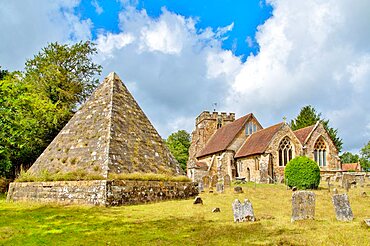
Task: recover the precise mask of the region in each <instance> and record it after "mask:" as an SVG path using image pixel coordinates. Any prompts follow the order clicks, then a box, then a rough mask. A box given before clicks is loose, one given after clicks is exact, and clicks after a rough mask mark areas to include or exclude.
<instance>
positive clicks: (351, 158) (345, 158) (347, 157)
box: [340, 151, 360, 163]
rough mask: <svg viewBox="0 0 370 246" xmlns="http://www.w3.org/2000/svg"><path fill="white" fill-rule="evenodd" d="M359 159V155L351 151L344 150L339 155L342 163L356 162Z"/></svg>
mask: <svg viewBox="0 0 370 246" xmlns="http://www.w3.org/2000/svg"><path fill="white" fill-rule="evenodd" d="M359 159H360V157H359V156H358V155H357V154H352V153H351V152H348V151H346V152H344V153H343V154H342V155H341V156H340V161H341V162H342V163H356V162H358V160H359Z"/></svg>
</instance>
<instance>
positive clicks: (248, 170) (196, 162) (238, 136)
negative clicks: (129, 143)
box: [187, 111, 341, 183]
mask: <svg viewBox="0 0 370 246" xmlns="http://www.w3.org/2000/svg"><path fill="white" fill-rule="evenodd" d="M296 156H307V157H309V158H311V159H312V160H314V161H315V162H317V164H318V165H319V167H320V170H321V172H322V173H331V172H336V171H338V170H340V169H341V166H340V159H339V156H338V150H337V149H336V147H335V145H334V143H333V141H332V140H331V138H330V136H329V134H328V133H327V131H326V130H325V128H324V126H323V125H322V123H320V122H317V123H316V124H314V125H312V126H308V127H305V128H302V129H299V130H296V131H293V130H292V129H291V128H290V126H289V125H288V124H287V123H286V122H281V123H278V124H275V125H273V126H270V127H267V128H263V127H262V125H261V124H260V123H259V121H258V120H257V118H256V117H255V116H254V115H253V114H252V113H250V114H247V115H244V116H242V117H240V118H238V119H236V120H235V114H234V113H229V114H227V113H224V112H222V113H218V112H212V113H210V112H208V111H204V112H202V113H201V114H200V115H199V116H198V117H197V118H196V121H195V130H194V131H193V132H192V142H191V146H190V149H189V160H188V163H187V175H188V177H189V178H191V179H192V180H193V181H201V180H202V179H203V178H204V177H207V178H213V179H214V178H217V179H226V178H227V179H231V180H236V179H245V180H246V181H253V182H257V183H273V182H282V181H283V178H284V168H285V166H286V165H287V163H288V162H289V161H290V160H291V159H293V158H294V157H296Z"/></svg>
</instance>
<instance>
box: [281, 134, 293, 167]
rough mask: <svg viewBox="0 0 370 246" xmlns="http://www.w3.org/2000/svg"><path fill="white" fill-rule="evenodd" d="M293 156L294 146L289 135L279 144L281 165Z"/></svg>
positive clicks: (284, 164)
mask: <svg viewBox="0 0 370 246" xmlns="http://www.w3.org/2000/svg"><path fill="white" fill-rule="evenodd" d="M292 158H293V148H292V144H291V143H290V140H289V138H288V137H285V138H284V139H283V140H281V142H280V144H279V166H281V167H284V166H286V164H288V162H289V161H290V160H291V159H292Z"/></svg>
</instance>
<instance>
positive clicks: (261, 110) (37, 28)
mask: <svg viewBox="0 0 370 246" xmlns="http://www.w3.org/2000/svg"><path fill="white" fill-rule="evenodd" d="M369 9H370V1H367V0H343V1H337V0H327V1H321V0H311V1H297V0H267V3H266V2H265V1H259V0H248V1H247V0H244V1H243V0H233V1H231V0H224V1H220V0H208V1H205V0H198V1H196V0H188V1H185V0H173V1H165V0H158V1H153V0H152V1H139V0H109V1H102V0H53V1H52V0H38V1H34V0H12V1H0V26H1V28H2V32H0V40H1V45H0V66H1V67H2V68H3V69H8V70H10V71H13V70H22V69H24V63H25V61H26V59H29V58H32V56H33V55H34V54H36V53H37V52H39V51H40V50H41V49H42V48H43V47H45V46H46V45H47V44H48V43H50V42H56V41H57V42H60V43H67V44H73V43H75V42H78V41H79V40H92V41H93V42H94V43H96V47H97V50H98V54H97V55H96V56H94V57H93V59H94V61H95V62H97V63H99V64H101V65H102V66H103V73H102V75H101V77H100V79H103V78H104V77H105V76H107V75H108V74H109V73H110V72H112V71H115V72H116V73H117V74H118V75H119V76H120V77H121V79H122V80H123V82H124V83H125V84H126V86H127V87H128V88H129V90H130V91H131V93H132V94H133V95H134V97H135V98H136V100H137V101H138V103H139V105H140V106H141V107H142V109H143V110H144V112H145V113H146V114H147V116H148V117H149V119H150V120H151V121H152V123H153V124H154V126H155V127H156V129H157V130H158V132H159V133H160V134H161V135H162V137H167V136H168V135H169V134H170V133H172V132H174V131H177V130H179V129H185V130H187V131H189V132H191V131H192V130H193V128H194V123H195V122H194V121H195V118H196V117H197V116H198V115H199V114H200V113H201V112H202V111H203V110H212V109H213V106H212V105H213V103H217V110H218V111H224V112H235V113H236V117H241V116H243V115H245V114H248V113H250V112H253V113H254V115H255V116H256V117H257V119H258V120H259V121H260V123H261V124H262V126H264V127H268V126H271V125H273V124H276V123H278V122H281V121H283V118H284V117H286V118H287V119H288V120H290V119H293V118H294V117H295V116H296V115H297V114H298V113H299V111H300V109H301V108H302V107H303V106H306V105H312V106H313V107H315V108H316V110H317V111H318V112H321V113H322V116H323V117H324V118H326V119H329V120H330V125H331V126H332V127H334V128H337V129H338V134H339V136H340V137H341V138H342V139H343V142H344V146H343V147H344V149H343V150H349V151H354V152H358V151H359V149H361V147H362V146H364V144H365V143H367V142H368V141H369V140H370V114H369V112H370V103H369V94H370V29H369V23H370V15H369V13H368V11H369Z"/></svg>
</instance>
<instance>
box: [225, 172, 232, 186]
mask: <svg viewBox="0 0 370 246" xmlns="http://www.w3.org/2000/svg"><path fill="white" fill-rule="evenodd" d="M230 185H231V179H230V176H229V175H228V174H226V175H225V176H224V186H225V187H229V186H230Z"/></svg>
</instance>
